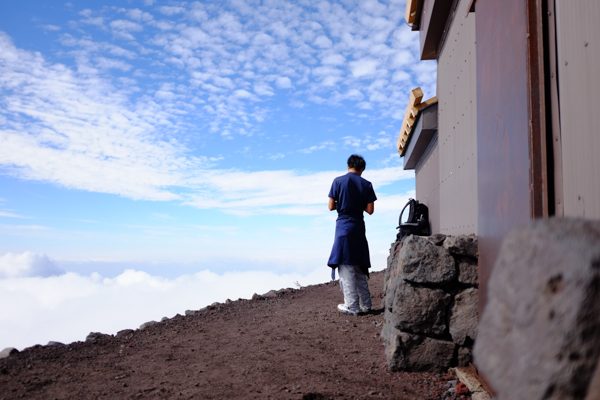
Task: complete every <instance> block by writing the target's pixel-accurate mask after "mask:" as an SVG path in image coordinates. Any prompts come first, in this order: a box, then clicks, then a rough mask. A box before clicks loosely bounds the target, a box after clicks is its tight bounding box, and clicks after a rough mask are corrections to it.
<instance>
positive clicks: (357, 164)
mask: <svg viewBox="0 0 600 400" xmlns="http://www.w3.org/2000/svg"><path fill="white" fill-rule="evenodd" d="M348 167H350V168H354V169H355V170H357V171H363V170H364V169H365V168H367V163H366V162H365V159H364V158H362V157H361V156H359V155H358V154H352V155H351V156H350V157H348Z"/></svg>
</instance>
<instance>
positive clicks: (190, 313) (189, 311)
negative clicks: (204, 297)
mask: <svg viewBox="0 0 600 400" xmlns="http://www.w3.org/2000/svg"><path fill="white" fill-rule="evenodd" d="M197 312H198V311H196V310H185V313H184V314H185V316H186V317H191V316H194V315H196V313H197Z"/></svg>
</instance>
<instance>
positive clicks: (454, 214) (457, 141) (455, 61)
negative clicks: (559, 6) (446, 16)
mask: <svg viewBox="0 0 600 400" xmlns="http://www.w3.org/2000/svg"><path fill="white" fill-rule="evenodd" d="M469 5H470V3H469V1H468V0H460V1H459V2H458V4H457V7H456V11H455V13H454V17H453V19H452V22H451V24H450V26H449V31H448V34H447V36H446V38H445V42H444V46H443V48H442V49H441V53H440V54H439V59H438V79H437V97H438V108H439V114H438V135H439V152H440V232H441V233H444V234H447V235H460V234H477V233H478V224H477V218H478V214H477V206H478V205H477V110H476V106H477V102H476V96H477V81H476V76H477V75H476V57H475V17H476V14H469V15H468V17H466V15H467V11H468V7H469Z"/></svg>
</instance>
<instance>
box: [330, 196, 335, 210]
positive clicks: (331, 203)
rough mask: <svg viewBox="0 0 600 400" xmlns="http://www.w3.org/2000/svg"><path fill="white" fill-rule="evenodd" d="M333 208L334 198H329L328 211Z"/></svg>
mask: <svg viewBox="0 0 600 400" xmlns="http://www.w3.org/2000/svg"><path fill="white" fill-rule="evenodd" d="M333 210H335V199H333V198H331V197H330V198H329V211H333Z"/></svg>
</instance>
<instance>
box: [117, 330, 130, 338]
mask: <svg viewBox="0 0 600 400" xmlns="http://www.w3.org/2000/svg"><path fill="white" fill-rule="evenodd" d="M133 332H134V330H133V329H123V330H122V331H119V332H117V337H118V338H120V337H123V336H127V335H129V334H131V333H133Z"/></svg>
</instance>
